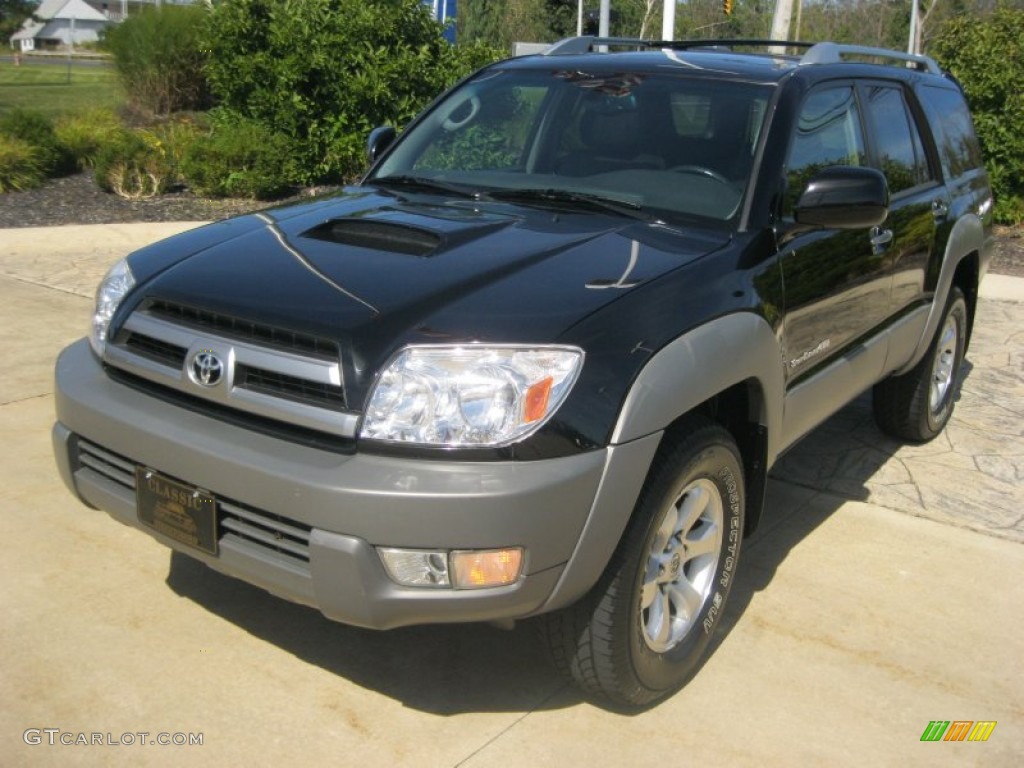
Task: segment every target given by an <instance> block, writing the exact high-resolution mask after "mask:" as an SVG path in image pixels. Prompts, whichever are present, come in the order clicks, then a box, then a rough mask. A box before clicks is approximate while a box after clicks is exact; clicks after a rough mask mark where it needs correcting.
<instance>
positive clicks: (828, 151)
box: [786, 87, 865, 211]
mask: <svg viewBox="0 0 1024 768" xmlns="http://www.w3.org/2000/svg"><path fill="white" fill-rule="evenodd" d="M864 154H865V153H864V135H863V132H862V131H861V125H860V119H859V118H858V116H857V102H856V99H855V98H854V94H853V88H851V87H843V88H830V89H827V90H820V91H815V92H814V93H812V94H810V95H809V96H808V97H807V98H806V99H805V100H804V103H803V106H802V107H801V109H800V118H799V120H798V122H797V127H796V132H795V133H794V135H793V139H792V141H791V142H790V146H789V161H788V163H787V175H786V187H787V190H786V202H787V206H786V207H787V211H790V210H792V206H793V203H795V202H796V200H797V199H798V198H799V196H800V193H801V192H802V191H803V189H804V187H805V186H806V185H807V182H808V180H810V178H811V177H812V176H813V175H814V174H816V173H817V172H818V171H820V170H821V169H823V168H827V167H829V166H833V165H854V166H860V165H864Z"/></svg>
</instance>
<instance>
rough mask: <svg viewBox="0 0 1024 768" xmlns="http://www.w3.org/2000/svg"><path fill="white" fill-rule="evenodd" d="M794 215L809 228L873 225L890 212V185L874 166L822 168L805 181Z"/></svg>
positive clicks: (799, 222)
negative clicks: (805, 184)
mask: <svg viewBox="0 0 1024 768" xmlns="http://www.w3.org/2000/svg"><path fill="white" fill-rule="evenodd" d="M793 214H794V217H795V218H796V221H797V224H800V225H802V226H808V227H824V228H826V229H864V228H867V227H876V226H878V225H879V224H881V223H882V222H883V221H885V219H886V217H887V216H888V215H889V185H888V183H887V182H886V180H885V176H883V175H882V173H881V171H877V170H875V169H874V168H855V167H852V166H846V165H837V166H833V167H831V168H825V169H823V170H821V171H819V172H818V173H816V174H814V176H812V177H811V180H810V181H809V182H807V186H806V187H805V188H804V191H803V192H802V193H801V195H800V199H799V200H798V201H797V204H796V207H795V208H794V209H793Z"/></svg>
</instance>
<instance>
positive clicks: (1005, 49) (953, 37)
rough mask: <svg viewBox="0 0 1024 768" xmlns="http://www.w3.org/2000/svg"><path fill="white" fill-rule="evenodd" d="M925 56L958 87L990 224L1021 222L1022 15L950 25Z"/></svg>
mask: <svg viewBox="0 0 1024 768" xmlns="http://www.w3.org/2000/svg"><path fill="white" fill-rule="evenodd" d="M929 52H930V53H931V54H932V55H933V56H935V58H936V59H938V61H939V63H940V64H941V65H942V66H943V67H945V68H946V69H948V70H949V71H950V72H951V73H952V74H953V75H954V76H955V77H956V78H957V79H958V80H959V81H960V83H961V84H962V86H963V89H964V93H965V95H966V96H967V103H968V105H969V106H970V108H971V112H972V114H973V116H974V123H975V127H976V129H977V132H978V138H979V140H980V141H981V147H982V151H983V153H984V155H985V165H986V167H987V168H988V171H989V174H990V175H991V176H992V186H993V189H994V190H995V194H996V218H997V219H999V220H1001V221H1003V222H1007V223H1019V222H1021V221H1022V220H1024V90H1022V89H1021V82H1024V11H1022V10H1018V9H1014V8H1011V7H1008V6H1004V7H1000V8H999V9H997V10H996V11H995V12H993V13H992V14H990V15H988V16H986V17H982V18H978V17H964V16H961V17H959V18H956V19H953V20H951V21H949V22H947V23H946V25H945V26H944V27H943V28H942V29H941V31H940V32H939V33H938V35H937V36H936V38H935V39H934V40H933V41H932V44H931V46H930V49H929Z"/></svg>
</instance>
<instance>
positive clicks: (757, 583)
mask: <svg viewBox="0 0 1024 768" xmlns="http://www.w3.org/2000/svg"><path fill="white" fill-rule="evenodd" d="M969 372H970V368H969V367H965V369H964V371H963V372H962V375H963V376H966V375H967V374H968V373H969ZM870 414H871V401H870V394H868V395H866V396H864V397H861V398H859V399H858V400H857V401H855V402H853V403H851V404H850V405H849V406H847V407H846V408H844V409H843V410H841V411H839V412H838V413H837V414H836V415H835V416H833V417H832V418H831V419H829V420H828V421H827V422H825V423H824V424H823V425H822V426H820V427H819V428H818V429H817V430H815V431H814V432H812V433H811V434H810V435H808V437H807V438H805V440H804V441H803V443H802V444H800V445H798V446H797V447H796V448H795V449H794V454H796V455H795V457H794V456H793V455H791V456H787V457H786V459H784V460H783V461H782V462H780V463H779V464H777V465H776V470H773V473H772V478H771V479H770V481H769V487H768V498H767V502H766V508H765V511H764V516H763V517H762V522H761V527H760V529H759V530H758V531H757V532H756V533H755V534H754V535H753V536H751V537H749V538H747V539H746V540H745V541H744V544H743V550H742V554H741V560H740V562H741V565H740V568H739V574H738V576H737V580H736V584H735V585H734V587H733V591H732V594H731V596H730V598H729V605H728V609H727V611H726V612H725V617H724V619H723V622H722V624H721V625H720V627H719V631H718V632H717V634H716V636H715V638H714V639H713V641H712V643H711V645H710V646H709V652H708V653H707V654H706V655H705V656H704V659H703V660H702V661H701V663H700V664H699V665H698V667H697V668H696V669H695V671H694V676H695V675H697V674H699V673H700V669H701V667H703V664H704V662H705V661H706V660H707V659H708V658H709V657H710V656H711V654H713V653H714V651H715V650H716V649H717V648H718V646H719V645H721V644H722V643H723V642H725V640H726V639H727V638H728V636H729V633H730V632H731V630H732V629H733V627H735V626H736V625H737V623H738V621H739V620H740V618H741V617H742V615H743V613H744V612H745V610H746V608H747V606H748V605H749V604H750V602H751V601H752V599H753V597H754V595H755V594H757V593H758V592H760V591H761V590H763V589H765V588H766V587H767V586H768V585H769V584H770V583H771V581H772V579H773V577H774V575H775V573H776V570H777V569H778V567H779V566H780V565H781V564H782V563H783V561H784V560H785V559H786V557H787V555H788V553H789V552H790V550H792V549H793V548H794V547H796V546H797V545H798V544H800V542H802V541H803V540H804V539H806V538H807V537H808V536H810V535H811V534H812V533H813V532H814V530H815V529H816V528H817V527H818V526H820V525H821V524H822V523H824V522H825V521H826V520H828V518H829V517H831V515H832V514H834V513H835V512H836V511H837V510H838V509H839V508H840V507H841V506H842V505H843V503H844V502H845V501H846V500H847V499H854V500H858V499H859V500H864V499H867V498H868V497H869V495H870V494H869V492H868V490H867V488H866V483H867V482H868V481H869V480H870V479H871V477H872V476H873V475H875V474H876V473H877V472H878V471H879V470H880V469H882V467H884V466H885V464H886V462H887V461H888V460H889V459H890V458H891V457H892V453H893V451H895V450H896V449H897V448H898V447H899V446H900V445H901V444H900V443H898V442H896V441H892V440H890V439H888V438H885V437H884V436H883V435H882V434H881V432H877V430H876V435H875V436H874V437H872V438H869V439H868V440H867V441H865V438H864V420H865V418H867V419H870ZM875 437H876V438H877V439H875ZM865 442H868V443H870V445H866V444H865V445H861V444H864V443H865ZM822 446H828V447H829V450H830V451H838V452H842V451H843V450H844V449H846V450H849V449H857V448H858V447H864V448H866V449H868V450H866V451H865V453H864V455H863V456H861V458H860V459H859V460H858V461H856V462H852V463H850V464H848V465H846V466H844V467H843V473H844V477H843V481H842V491H841V492H837V491H836V489H835V487H834V481H835V478H832V481H833V482H832V483H829V484H824V485H823V484H821V483H820V482H815V480H814V479H813V478H812V479H811V480H808V481H807V482H802V481H801V480H800V478H799V476H798V477H797V478H792V477H790V475H792V474H793V471H792V470H791V469H787V466H797V467H799V466H800V463H801V459H800V456H799V454H798V453H797V452H798V451H802V452H804V453H807V454H808V455H810V454H813V453H814V452H816V451H819V450H820V449H821V447H822ZM808 452H809V453H808ZM794 458H795V461H796V463H795V464H794ZM787 462H788V465H787ZM797 475H799V473H797ZM817 480H818V481H820V480H821V478H817ZM829 485H831V486H832V487H831V489H830V490H820V489H823V488H825V487H826V486H829ZM167 584H168V585H169V586H170V587H171V589H173V590H174V591H175V592H176V593H177V594H179V595H181V596H183V597H187V598H188V599H190V600H192V601H194V602H195V603H197V604H199V605H201V606H203V607H204V608H206V609H207V610H209V611H211V612H212V613H215V614H216V615H218V616H220V617H222V618H224V619H226V620H228V621H230V622H232V623H233V624H235V625H236V626H238V627H240V628H242V629H244V630H245V631H247V632H249V633H250V634H252V635H255V636H257V637H259V638H261V639H263V640H266V641H267V642H270V643H273V644H274V645H276V646H278V647H279V648H281V649H282V650H284V651H286V652H288V653H291V654H293V655H295V656H297V657H298V658H300V659H302V660H304V661H306V662H308V663H309V664H314V665H316V666H318V667H321V668H322V669H325V670H327V671H328V672H331V673H332V674H334V675H338V676H339V677H342V678H345V679H346V680H349V681H351V682H353V683H355V684H357V685H360V686H362V687H364V688H368V689H370V690H373V691H377V692H379V693H381V694H384V695H385V696H389V697H391V698H393V699H395V700H398V701H401V702H402V703H403V704H404V705H405V706H407V707H411V708H413V709H417V710H421V711H424V712H429V713H432V714H438V715H455V714H460V713H464V712H530V711H537V710H547V709H558V708H562V707H568V706H574V705H576V704H579V703H581V702H582V701H584V698H583V697H582V695H579V694H577V693H576V692H575V691H574V689H573V688H572V687H571V685H570V684H569V683H567V682H566V681H565V680H563V679H562V678H561V677H560V675H559V674H558V673H557V672H556V670H554V669H553V668H552V667H551V666H550V664H549V662H548V661H547V658H546V655H545V652H544V649H543V648H542V646H541V640H540V638H539V636H538V634H537V632H535V631H534V627H533V626H532V622H530V621H526V622H520V623H519V624H518V625H517V627H516V629H515V630H514V631H511V632H510V631H505V630H501V629H497V628H495V627H492V626H490V625H486V624H466V625H433V626H423V627H409V628H403V629H396V630H390V631H387V632H377V631H373V630H365V629H359V628H356V627H349V626H345V625H342V624H338V623H335V622H332V621H329V620H328V619H325V618H324V617H323V616H322V615H321V614H320V613H319V612H317V611H316V610H315V609H312V608H307V607H305V606H299V605H295V604H293V603H290V602H288V601H286V600H283V599H279V598H277V597H274V596H272V595H270V594H268V593H266V592H264V591H263V590H261V589H259V588H256V587H253V586H250V585H249V584H246V583H244V582H242V581H238V580H236V579H233V578H230V577H228V576H224V575H222V574H219V573H217V572H216V571H213V570H211V569H209V568H207V567H206V566H204V565H202V564H201V563H199V562H197V561H194V560H192V559H191V558H189V557H187V556H185V555H182V554H179V553H172V555H171V562H170V572H169V574H168V577H167ZM596 704H597V705H598V706H601V704H600V703H596ZM655 706H656V705H655ZM602 708H606V709H608V710H609V711H612V712H618V711H617V710H613V709H611V708H607V707H602ZM618 713H619V714H624V715H628V714H630V713H624V712H618Z"/></svg>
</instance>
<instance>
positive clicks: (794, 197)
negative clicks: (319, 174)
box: [53, 38, 992, 705]
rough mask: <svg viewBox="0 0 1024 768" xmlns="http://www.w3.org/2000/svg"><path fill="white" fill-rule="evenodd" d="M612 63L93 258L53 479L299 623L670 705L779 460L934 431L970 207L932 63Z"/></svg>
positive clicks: (592, 51)
mask: <svg viewBox="0 0 1024 768" xmlns="http://www.w3.org/2000/svg"><path fill="white" fill-rule="evenodd" d="M622 43H623V41H614V42H613V41H595V40H593V39H590V38H585V39H573V40H568V41H565V42H563V43H561V44H558V45H556V46H554V47H553V48H552V49H551V50H550V52H549V53H547V54H545V55H539V56H531V57H526V58H520V59H514V60H509V61H503V62H500V63H497V64H494V65H493V66H489V67H487V68H485V69H483V70H481V71H480V72H477V73H476V74H475V75H473V76H471V77H469V78H467V79H466V80H464V81H463V82H462V83H460V84H459V85H458V86H456V87H455V88H454V89H452V90H451V91H449V92H448V93H446V94H445V95H443V96H442V97H441V98H440V99H438V100H437V101H436V102H435V103H434V104H433V105H431V106H430V107H429V108H428V109H427V110H426V111H425V112H424V113H423V114H422V115H420V116H419V117H418V118H417V119H416V120H415V121H414V122H413V123H412V124H410V125H409V126H408V127H407V128H406V129H405V130H404V131H403V132H402V134H401V136H399V137H397V138H396V133H395V131H394V130H392V129H390V128H382V129H378V130H376V131H375V132H374V133H373V134H372V136H371V138H370V142H369V154H370V157H371V160H372V168H371V170H370V171H369V173H368V175H367V176H366V177H365V178H364V179H363V180H362V182H361V183H359V184H357V185H355V186H353V187H351V188H348V189H346V190H344V191H343V192H342V193H340V194H337V195H334V196H331V197H327V198H323V199H318V200H315V201H312V202H307V203H303V204H299V205H292V206H287V207H282V208H277V209H274V210H268V211H266V212H263V213H258V214H255V215H249V216H243V217H240V218H236V219H233V220H229V221H225V222H222V223H219V224H214V225H212V226H208V227H203V228H201V229H197V230H194V231H191V232H188V233H185V234H182V235H179V236H177V237H174V238H172V239H170V240H167V241H164V242H161V243H157V244H156V245H153V246H150V247H147V248H144V249H143V250H141V251H138V252H137V253H134V254H132V255H131V256H129V257H127V258H126V259H124V260H123V261H120V262H118V263H117V264H115V265H114V266H113V268H112V269H111V270H110V272H109V274H108V275H107V276H106V278H105V279H104V280H103V282H102V284H101V285H100V287H99V289H98V292H97V297H96V307H95V314H94V316H93V320H92V330H91V334H90V337H89V340H88V341H86V340H84V339H83V340H82V341H80V342H78V343H76V344H73V345H71V346H70V347H69V348H67V349H66V350H65V351H64V352H63V353H62V354H61V356H60V358H59V360H58V362H57V371H56V377H57V396H56V402H57V423H56V426H55V427H54V432H53V436H54V445H55V450H56V456H57V461H58V464H59V467H60V471H61V474H62V475H63V477H64V480H65V482H66V483H67V485H68V486H69V487H70V488H71V489H72V490H73V491H74V492H75V493H76V494H77V495H78V497H79V498H80V499H82V500H83V501H84V502H85V503H86V504H89V505H91V506H93V507H98V508H100V509H103V510H106V511H107V512H109V513H110V514H111V515H113V516H114V517H115V518H116V519H118V520H120V521H122V522H125V523H128V524H130V525H134V526H137V527H139V528H141V529H143V530H145V531H147V532H148V533H149V534H150V535H152V536H154V537H156V538H157V539H159V540H160V541H162V542H164V543H165V544H167V545H168V546H170V547H173V548H174V549H176V550H179V551H181V552H184V553H187V554H189V555H191V556H193V557H195V558H196V559H198V560H200V561H202V562H204V563H206V564H207V565H209V566H210V567H212V568H214V569H217V570H219V571H222V572H224V573H227V574H231V575H233V576H236V577H238V578H241V579H244V580H246V581H248V582H251V583H253V584H256V585H259V586H260V587H262V588H265V589H267V590H269V591H270V592H272V593H274V594H277V595H280V596H282V597H285V598H287V599H289V600H294V601H297V602H299V603H304V604H307V605H310V606H315V607H316V608H317V609H319V610H320V611H321V612H323V614H324V615H325V616H327V617H329V618H331V619H335V620H338V621H341V622H347V623H350V624H355V625H359V626H363V627H376V628H380V629H385V628H389V627H397V626H402V625H409V624H418V623H430V622H466V621H497V622H504V623H509V622H510V621H511V620H514V619H520V618H525V617H534V616H539V617H541V618H540V619H538V621H537V623H538V624H540V625H542V626H543V628H544V634H545V635H546V637H547V640H548V643H549V645H550V647H551V650H552V655H553V656H554V658H555V660H556V662H557V663H558V664H559V665H560V666H562V667H564V668H565V669H566V670H567V671H569V672H570V673H571V674H572V676H573V677H574V678H575V679H576V680H577V682H578V683H579V684H580V685H581V686H582V687H583V688H584V689H585V690H587V691H588V692H590V693H592V694H595V695H597V696H603V697H605V698H608V699H611V700H612V701H614V702H617V703H619V704H626V705H641V704H645V703H649V702H652V701H654V700H657V699H658V698H660V697H662V696H664V695H666V694H668V693H670V692H671V691H673V690H675V689H676V688H678V687H679V686H680V685H681V684H682V683H683V682H684V681H685V680H686V678H687V677H688V675H690V674H691V673H692V672H693V670H694V668H695V666H696V664H697V661H698V659H699V658H700V656H701V654H702V653H703V652H704V650H705V649H706V647H707V646H708V642H709V639H710V638H711V636H712V634H713V632H714V630H715V629H716V627H717V626H718V625H719V624H720V622H721V620H722V612H723V610H724V609H725V605H726V602H727V600H728V596H729V591H730V589H731V588H732V586H733V584H734V583H735V579H736V573H737V567H738V562H739V555H740V550H741V542H742V539H743V536H744V534H746V533H749V532H750V531H751V530H753V529H754V527H755V526H756V525H757V522H758V518H759V517H760V516H761V514H762V506H763V500H764V489H765V483H766V476H767V473H768V471H769V470H770V468H771V467H772V464H773V463H774V462H775V461H776V459H777V458H778V457H779V455H780V454H781V453H782V452H783V451H785V450H786V448H788V447H789V446H791V445H792V444H793V443H794V442H795V441H796V440H798V439H799V438H800V437H801V436H803V435H804V434H806V433H807V432H808V431H809V430H811V429H813V428H814V427H815V425H817V424H820V423H821V422H822V421H823V420H824V419H826V418H827V417H828V416H829V415H830V414H832V413H834V412H835V411H837V410H838V409H839V408H841V407H842V406H843V405H844V404H846V403H848V402H849V401H850V400H851V399H853V398H855V397H856V396H857V395H858V394H859V393H861V392H863V391H864V390H866V389H868V388H870V387H873V388H874V404H875V414H876V416H877V419H878V423H879V425H880V426H881V428H882V429H883V430H885V431H886V432H887V433H889V434H892V435H896V436H899V437H901V438H905V439H907V440H911V441H922V440H928V439H930V438H932V437H934V436H935V435H936V434H937V433H938V432H939V431H940V430H941V429H942V428H943V426H944V425H945V424H946V422H947V421H948V419H949V417H950V412H951V410H952V408H953V403H954V399H955V391H956V389H957V383H958V379H957V377H958V372H959V370H960V367H961V362H962V360H963V357H964V351H965V349H966V347H967V343H968V341H969V339H970V334H971V324H972V320H973V318H974V314H975V306H976V303H977V297H978V284H979V281H980V280H981V279H982V277H983V275H984V274H985V271H986V267H987V264H988V260H989V254H990V246H991V207H992V193H991V191H990V188H989V183H988V179H987V177H986V173H985V171H984V169H983V168H982V165H981V159H980V157H979V151H978V145H977V142H976V139H975V136H974V133H973V129H972V127H971V120H970V117H969V115H968V112H967V108H966V106H965V103H964V98H963V96H962V94H961V91H960V89H959V87H958V86H957V84H956V83H955V82H954V81H953V80H951V79H949V78H948V77H945V76H944V75H943V74H942V73H941V72H940V70H939V69H938V67H937V66H936V65H935V63H934V62H933V61H931V60H930V59H927V58H923V57H911V56H906V55H903V54H899V53H894V52H885V51H878V50H871V49H861V48H850V47H845V46H839V45H835V44H831V43H822V44H818V45H814V46H808V47H804V48H797V49H796V50H799V51H801V53H802V55H795V56H791V55H782V54H780V53H775V52H773V51H772V50H769V51H768V52H765V53H760V54H757V53H739V52H738V48H737V47H736V46H733V45H731V44H728V43H717V44H716V43H709V42H708V41H702V42H699V43H638V42H635V41H634V42H631V43H628V44H626V45H622ZM622 48H626V49H627V50H621V49H622ZM791 50H793V49H791ZM851 57H852V58H853V59H857V60H856V61H854V60H851Z"/></svg>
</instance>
